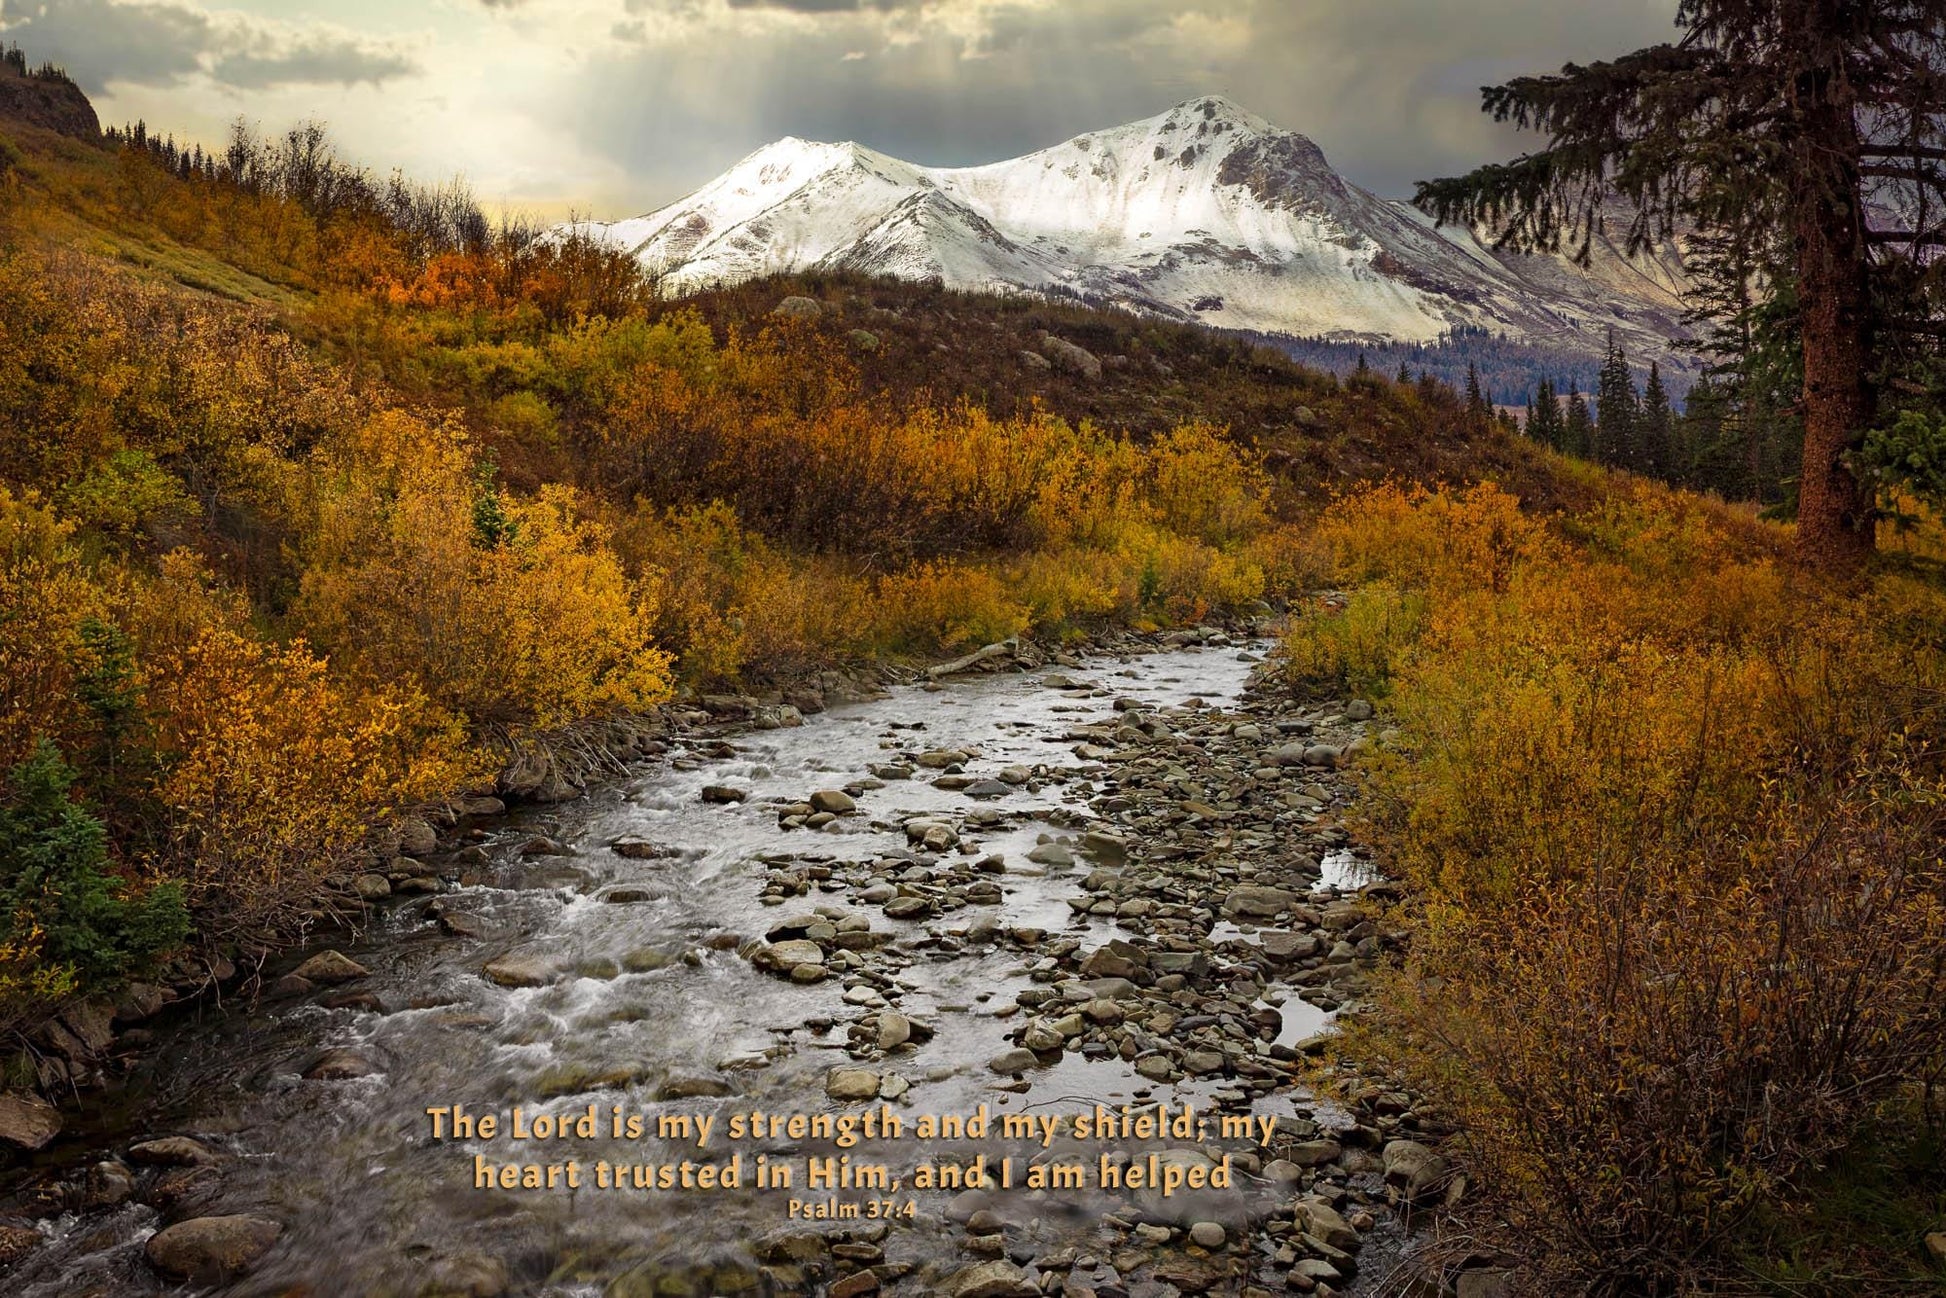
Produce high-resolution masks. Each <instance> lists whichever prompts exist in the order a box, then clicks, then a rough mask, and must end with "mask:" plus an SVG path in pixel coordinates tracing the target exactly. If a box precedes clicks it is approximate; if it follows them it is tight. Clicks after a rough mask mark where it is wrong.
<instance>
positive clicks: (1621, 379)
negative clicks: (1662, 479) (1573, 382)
mask: <svg viewBox="0 0 1946 1298" xmlns="http://www.w3.org/2000/svg"><path fill="white" fill-rule="evenodd" d="M1635 403H1636V398H1635V380H1634V377H1633V376H1632V375H1631V374H1630V373H1629V369H1628V356H1627V354H1626V353H1624V352H1623V350H1622V345H1621V344H1620V343H1619V342H1617V341H1616V339H1615V331H1614V330H1613V329H1610V330H1609V331H1608V354H1607V356H1606V357H1604V358H1603V360H1602V363H1601V376H1600V378H1599V379H1598V380H1597V381H1596V386H1595V433H1594V437H1595V444H1594V446H1593V447H1592V448H1591V449H1592V451H1593V454H1592V456H1591V457H1590V458H1592V459H1595V460H1598V461H1600V462H1601V463H1603V464H1612V465H1615V466H1617V467H1619V468H1624V469H1634V470H1636V471H1638V472H1639V471H1641V470H1642V468H1643V463H1642V454H1641V448H1640V447H1639V446H1638V445H1637V437H1636V427H1635V425H1636V419H1637V414H1636V404H1635Z"/></svg>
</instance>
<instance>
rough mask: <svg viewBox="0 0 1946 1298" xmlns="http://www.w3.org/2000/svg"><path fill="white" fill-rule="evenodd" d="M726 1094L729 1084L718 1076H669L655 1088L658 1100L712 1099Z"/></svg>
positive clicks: (728, 1091) (728, 1092)
mask: <svg viewBox="0 0 1946 1298" xmlns="http://www.w3.org/2000/svg"><path fill="white" fill-rule="evenodd" d="M728 1094H730V1084H729V1083H728V1082H726V1081H724V1080H723V1079H722V1078H720V1077H701V1076H689V1077H671V1078H670V1079H669V1080H667V1081H665V1082H664V1083H662V1085H660V1086H658V1087H656V1089H655V1098H656V1099H658V1100H697V1099H711V1100H714V1099H721V1098H723V1097H724V1096H726V1095H728Z"/></svg>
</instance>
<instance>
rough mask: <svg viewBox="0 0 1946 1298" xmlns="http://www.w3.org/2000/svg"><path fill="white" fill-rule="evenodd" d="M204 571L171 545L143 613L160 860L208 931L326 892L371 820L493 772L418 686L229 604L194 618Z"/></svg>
mask: <svg viewBox="0 0 1946 1298" xmlns="http://www.w3.org/2000/svg"><path fill="white" fill-rule="evenodd" d="M207 580H208V575H207V574H205V573H200V572H198V571H196V570H195V567H194V565H193V561H190V560H189V559H188V558H187V557H186V556H180V555H179V556H175V557H174V561H173V562H171V563H168V564H166V565H165V567H164V575H163V578H162V580H161V581H160V582H159V583H157V585H156V586H155V587H153V588H151V589H149V590H147V591H144V592H143V593H142V595H141V597H140V599H139V601H138V606H137V608H136V609H135V610H134V617H133V619H132V620H133V621H134V623H135V625H136V627H137V630H138V638H139V640H140V641H141V642H142V643H144V646H145V649H146V652H145V653H144V655H143V670H144V678H145V682H146V688H145V703H146V711H147V715H148V717H149V718H150V725H151V726H152V730H153V742H154V745H155V749H156V752H157V754H158V757H159V768H160V769H159V772H158V777H157V780H156V784H155V787H154V789H153V796H154V797H155V798H156V799H157V800H159V801H160V802H161V803H162V804H163V805H164V806H165V807H166V808H167V809H168V843H167V855H166V857H165V860H164V861H163V862H161V863H159V864H161V865H163V866H165V867H166V868H167V870H168V872H169V873H170V874H171V875H172V876H173V877H177V878H180V879H182V880H183V882H184V883H185V885H186V886H187V889H188V894H189V900H190V903H191V905H192V907H193V908H194V910H195V911H196V913H197V914H199V915H201V916H203V917H204V919H203V931H204V932H205V933H206V934H211V935H216V936H223V935H238V936H250V935H256V934H261V933H264V932H273V931H277V930H279V929H281V928H284V927H286V926H288V925H289V924H290V923H291V922H292V921H293V920H294V919H295V918H296V912H300V911H301V910H302V909H304V908H306V907H309V906H311V905H314V904H315V899H316V897H317V894H318V889H319V885H320V884H322V883H323V881H324V880H326V879H328V878H330V877H331V876H332V875H334V874H337V873H339V872H341V871H342V870H343V869H344V868H345V867H346V865H347V863H348V862H349V860H350V859H351V857H352V855H353V853H354V852H355V850H356V849H358V848H359V847H361V846H362V841H363V838H364V835H365V834H366V832H367V831H368V830H370V829H371V828H372V827H373V826H374V825H375V824H377V823H381V822H383V821H384V820H385V819H387V818H388V817H390V816H393V815H396V814H398V813H399V812H400V811H401V810H403V809H404V808H406V807H408V806H411V805H413V804H415V803H418V802H420V801H423V800H425V799H427V798H431V797H437V796H439V795H441V794H443V793H445V792H447V791H449V790H451V789H454V788H459V787H464V786H465V785H466V784H468V783H471V782H474V781H477V780H478V779H480V778H481V777H482V776H483V775H484V774H485V773H486V771H485V769H484V767H483V763H482V762H481V760H480V755H479V754H478V753H477V752H476V751H474V750H473V749H472V748H471V747H470V746H469V744H468V742H467V736H466V733H465V731H464V730H463V729H462V728H461V727H459V726H458V725H456V724H454V723H453V722H450V721H447V720H444V719H442V718H441V717H440V715H439V714H438V713H437V712H435V711H433V710H432V709H429V708H428V707H427V706H426V704H425V700H424V699H423V698H420V697H418V696H417V695H415V694H414V693H412V692H411V691H410V689H409V688H408V687H402V686H400V685H396V684H392V685H384V686H380V687H377V688H376V689H374V690H372V691H371V692H365V693H360V692H353V691H352V690H349V689H347V688H346V686H345V685H344V684H343V683H342V682H339V681H334V680H333V679H332V678H331V677H330V675H329V673H328V672H327V670H326V665H325V662H324V660H323V659H321V658H318V657H317V656H316V655H314V654H313V653H311V652H310V650H309V649H308V648H307V647H306V646H305V645H304V644H303V643H302V642H301V641H300V642H295V643H291V644H286V645H273V644H268V643H266V642H264V641H263V640H260V639H257V638H255V637H254V636H252V635H250V634H248V633H247V631H246V630H244V629H242V628H239V627H238V626H235V625H232V624H228V620H227V619H224V618H221V617H217V618H212V619H210V620H207V621H202V622H201V625H194V626H190V625H184V624H183V623H182V622H181V620H180V619H181V610H182V608H183V606H184V605H185V604H193V603H195V602H196V601H197V599H198V596H199V594H203V593H205V592H206V590H207V585H206V584H207ZM152 619H153V621H152ZM171 622H173V623H174V625H167V624H168V623H171Z"/></svg>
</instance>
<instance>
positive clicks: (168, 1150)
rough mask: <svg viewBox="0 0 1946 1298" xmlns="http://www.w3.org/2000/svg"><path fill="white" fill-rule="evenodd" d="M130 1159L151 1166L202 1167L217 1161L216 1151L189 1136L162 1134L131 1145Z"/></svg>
mask: <svg viewBox="0 0 1946 1298" xmlns="http://www.w3.org/2000/svg"><path fill="white" fill-rule="evenodd" d="M128 1157H129V1161H130V1162H133V1163H142V1164H145V1165H147V1166H150V1167H200V1166H202V1165H204V1164H207V1163H214V1162H215V1161H216V1153H215V1151H213V1150H212V1149H210V1148H209V1146H207V1145H205V1144H203V1142H202V1141H200V1140H193V1139H191V1138H190V1137H188V1136H162V1137H160V1138H158V1139H155V1140H144V1141H141V1142H140V1143H138V1144H134V1145H131V1146H129V1149H128Z"/></svg>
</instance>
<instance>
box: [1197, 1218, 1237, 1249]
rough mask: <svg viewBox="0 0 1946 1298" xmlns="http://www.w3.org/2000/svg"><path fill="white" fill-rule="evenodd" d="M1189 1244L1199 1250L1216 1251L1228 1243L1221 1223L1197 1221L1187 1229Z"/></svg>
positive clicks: (1226, 1234)
mask: <svg viewBox="0 0 1946 1298" xmlns="http://www.w3.org/2000/svg"><path fill="white" fill-rule="evenodd" d="M1189 1239H1190V1242H1191V1243H1193V1244H1195V1245H1197V1246H1198V1247H1199V1248H1207V1249H1218V1248H1222V1247H1223V1246H1224V1245H1225V1244H1227V1243H1229V1242H1230V1236H1229V1232H1228V1231H1226V1230H1224V1229H1223V1225H1222V1223H1221V1222H1215V1221H1199V1222H1197V1223H1196V1224H1195V1225H1193V1226H1191V1227H1190V1228H1189Z"/></svg>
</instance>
